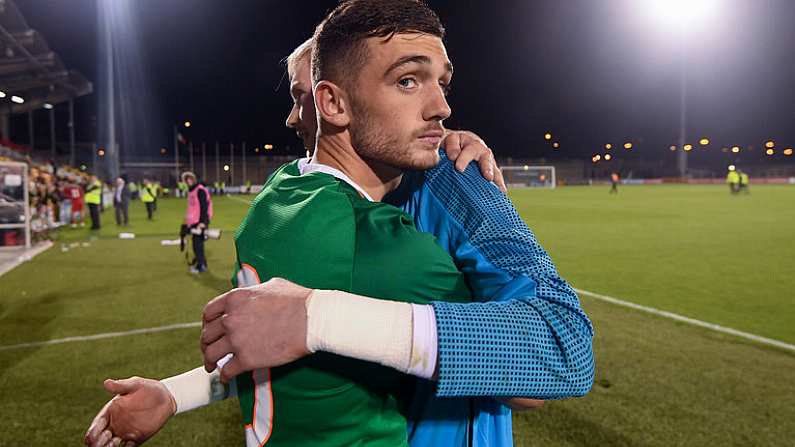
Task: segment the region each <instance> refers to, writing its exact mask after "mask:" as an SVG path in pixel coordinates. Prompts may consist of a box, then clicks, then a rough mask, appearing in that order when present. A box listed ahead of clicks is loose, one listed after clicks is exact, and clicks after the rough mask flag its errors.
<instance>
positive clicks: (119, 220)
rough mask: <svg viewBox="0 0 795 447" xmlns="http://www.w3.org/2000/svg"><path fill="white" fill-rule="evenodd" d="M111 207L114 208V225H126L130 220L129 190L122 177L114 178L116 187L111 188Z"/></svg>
mask: <svg viewBox="0 0 795 447" xmlns="http://www.w3.org/2000/svg"><path fill="white" fill-rule="evenodd" d="M113 208H114V209H115V210H116V225H120V226H121V225H123V226H127V224H128V223H129V222H130V217H129V213H128V211H129V208H130V190H129V189H128V188H127V184H126V182H125V181H124V179H123V178H121V177H117V178H116V187H115V188H114V190H113Z"/></svg>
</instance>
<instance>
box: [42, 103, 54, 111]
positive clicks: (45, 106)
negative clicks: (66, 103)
mask: <svg viewBox="0 0 795 447" xmlns="http://www.w3.org/2000/svg"><path fill="white" fill-rule="evenodd" d="M43 107H44V108H45V109H47V110H51V109H52V104H50V103H49V102H45V103H44V106H43Z"/></svg>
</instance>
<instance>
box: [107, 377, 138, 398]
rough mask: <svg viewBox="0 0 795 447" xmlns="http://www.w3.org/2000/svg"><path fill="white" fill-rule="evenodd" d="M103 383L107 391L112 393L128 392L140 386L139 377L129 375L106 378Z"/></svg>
mask: <svg viewBox="0 0 795 447" xmlns="http://www.w3.org/2000/svg"><path fill="white" fill-rule="evenodd" d="M103 385H104V386H105V390H106V391H107V392H109V393H113V394H129V393H132V392H133V391H135V390H137V389H138V388H139V387H140V386H141V384H140V378H139V377H130V378H127V379H121V380H114V379H106V380H105V382H104V383H103Z"/></svg>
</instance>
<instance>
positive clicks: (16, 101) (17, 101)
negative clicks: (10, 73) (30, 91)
mask: <svg viewBox="0 0 795 447" xmlns="http://www.w3.org/2000/svg"><path fill="white" fill-rule="evenodd" d="M11 101H13V102H15V103H17V104H22V103H24V102H25V100H24V99H22V97H20V96H17V95H14V96H12V97H11Z"/></svg>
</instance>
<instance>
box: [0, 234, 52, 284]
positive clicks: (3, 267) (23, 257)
mask: <svg viewBox="0 0 795 447" xmlns="http://www.w3.org/2000/svg"><path fill="white" fill-rule="evenodd" d="M52 246H53V243H52V241H44V242H41V243H39V244H36V245H34V246H33V247H32V248H31V249H30V250H26V251H24V252H23V253H20V254H19V256H17V257H16V258H14V259H13V260H11V261H8V262H6V263H4V264H0V276H3V275H4V274H6V273H8V272H10V271H11V270H13V269H14V268H16V267H17V266H18V265H20V264H22V263H23V262H25V261H30V260H31V259H33V258H34V257H36V256H38V255H39V254H40V253H42V252H44V251H45V250H47V249H49V248H50V247H52Z"/></svg>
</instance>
